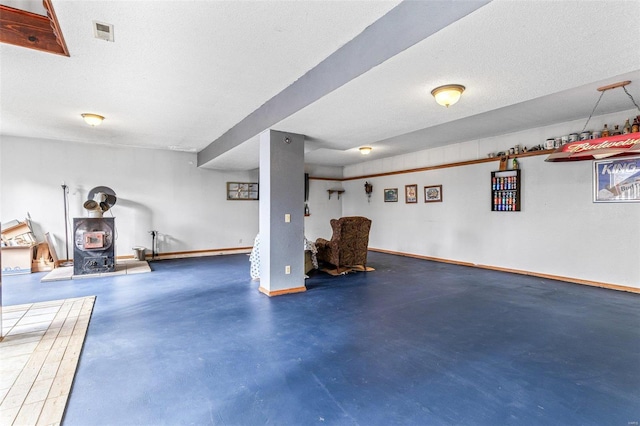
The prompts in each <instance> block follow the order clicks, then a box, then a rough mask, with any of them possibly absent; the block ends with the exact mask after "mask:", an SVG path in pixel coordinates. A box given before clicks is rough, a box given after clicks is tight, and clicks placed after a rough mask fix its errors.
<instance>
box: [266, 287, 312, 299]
mask: <svg viewBox="0 0 640 426" xmlns="http://www.w3.org/2000/svg"><path fill="white" fill-rule="evenodd" d="M258 291H259V292H260V293H262V294H266V295H267V296H269V297H273V296H282V295H283V294H293V293H302V292H304V291H307V288H306V287H304V286H303V287H295V288H285V289H284V290H275V291H269V290H267V289H266V288H264V287H262V286H261V287H258Z"/></svg>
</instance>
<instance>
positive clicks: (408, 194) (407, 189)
mask: <svg viewBox="0 0 640 426" xmlns="http://www.w3.org/2000/svg"><path fill="white" fill-rule="evenodd" d="M404 202H405V203H407V204H410V203H417V202H418V185H416V184H414V185H405V186H404Z"/></svg>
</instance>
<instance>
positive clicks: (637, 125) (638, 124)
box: [631, 117, 640, 133]
mask: <svg viewBox="0 0 640 426" xmlns="http://www.w3.org/2000/svg"><path fill="white" fill-rule="evenodd" d="M638 132H640V120H638V117H636V118H634V119H633V125H631V133H638Z"/></svg>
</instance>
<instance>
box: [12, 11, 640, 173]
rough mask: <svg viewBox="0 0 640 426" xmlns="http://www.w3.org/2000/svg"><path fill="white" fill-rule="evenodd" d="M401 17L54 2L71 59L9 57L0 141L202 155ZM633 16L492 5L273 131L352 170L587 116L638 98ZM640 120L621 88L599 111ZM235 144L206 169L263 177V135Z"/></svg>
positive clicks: (638, 32)
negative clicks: (106, 28) (448, 99)
mask: <svg viewBox="0 0 640 426" xmlns="http://www.w3.org/2000/svg"><path fill="white" fill-rule="evenodd" d="M397 4H398V2H397V1H396V2H371V1H369V2H359V1H332V2H312V1H295V2H277V1H262V2H236V1H228V2H224V1H223V2H219V1H216V2H213V1H210V2H209V1H163V2H144V1H118V2H106V1H85V2H70V1H55V0H54V2H53V5H54V7H55V10H56V14H57V16H58V19H59V21H60V25H61V27H62V30H63V33H64V37H65V40H66V42H67V45H68V47H69V51H70V54H71V57H70V58H65V57H58V56H57V55H50V54H46V53H42V52H38V51H35V50H29V49H24V48H18V47H15V46H11V45H0V136H2V135H15V136H24V137H37V138H45V139H61V140H70V141H78V142H85V143H99V144H108V145H128V146H140V147H148V148H159V149H178V150H187V151H194V152H195V151H200V150H202V149H204V148H205V147H207V146H208V145H210V144H211V143H212V142H214V141H216V140H217V139H218V138H219V137H220V136H221V135H223V134H224V133H225V132H227V131H228V130H229V129H231V128H232V127H233V126H234V125H236V124H237V123H239V122H241V121H242V120H243V119H244V118H245V117H247V116H248V115H250V114H251V113H252V112H254V111H256V110H259V108H260V107H261V106H262V105H263V104H264V103H265V102H267V101H268V100H269V99H271V98H273V97H274V96H276V95H278V93H280V92H281V91H283V90H284V89H285V88H287V87H288V86H290V85H291V84H292V83H294V82H295V81H296V80H298V79H299V78H300V77H301V76H303V75H304V74H305V73H306V72H308V71H309V70H311V69H312V68H314V67H315V66H316V65H318V64H319V63H320V62H321V61H323V60H324V59H325V58H327V57H329V56H330V55H332V54H333V53H334V52H335V51H336V50H338V49H339V48H340V47H342V46H343V45H345V44H346V43H348V42H349V41H350V40H352V39H354V38H355V37H357V36H358V35H359V34H360V33H361V32H362V31H363V30H365V28H367V27H368V26H369V25H371V24H373V23H374V22H375V21H377V20H378V19H380V18H381V17H382V16H383V15H385V14H386V13H387V12H389V11H390V10H391V9H393V8H394V7H395V6H396V5H397ZM638 16H640V2H638V1H614V0H603V1H589V2H584V1H554V2H547V1H544V2H543V1H517V2H516V1H500V0H494V1H493V2H491V3H489V4H487V5H486V6H482V7H480V8H479V9H478V10H476V11H475V12H472V13H470V14H469V15H467V16H466V17H464V18H462V19H459V20H457V21H455V22H452V23H451V24H450V25H448V26H447V27H446V28H444V29H442V30H440V31H438V32H437V33H435V34H433V35H431V36H430V37H428V38H426V39H424V40H422V41H421V42H419V43H417V44H415V45H413V46H412V47H410V48H408V49H406V50H404V51H403V52H400V53H399V54H397V55H396V56H394V57H392V58H391V59H389V60H387V61H386V62H384V63H382V64H380V65H378V66H376V67H374V68H373V69H371V70H370V71H368V72H366V73H364V74H362V75H360V76H359V77H356V78H354V79H353V80H351V81H349V82H348V83H346V84H344V85H343V86H342V87H340V88H339V89H337V90H334V91H332V92H330V93H328V94H326V95H325V96H324V97H322V98H321V99H319V100H317V101H315V102H314V103H312V104H310V105H308V106H306V107H305V108H302V109H300V110H299V111H297V112H294V113H293V114H291V115H290V116H288V117H286V118H284V119H282V120H281V121H279V122H277V123H275V124H274V125H273V126H272V127H273V128H275V129H277V130H282V131H290V132H295V133H301V134H304V135H306V136H307V142H306V144H305V152H306V154H305V161H306V162H307V163H312V164H321V165H327V166H342V165H347V164H353V163H356V162H360V161H365V160H371V159H376V158H382V157H386V156H390V155H396V154H400V153H406V152H412V151H417V150H421V149H425V148H428V147H431V146H442V145H445V144H448V143H455V142H460V141H465V140H469V139H475V138H478V137H487V136H492V135H496V134H505V133H510V132H513V131H517V130H522V129H523V128H528V127H536V126H543V125H546V124H552V123H556V122H560V121H568V120H573V119H579V118H586V117H587V116H588V115H589V113H590V112H591V109H592V108H593V105H594V104H595V101H596V100H597V97H598V96H599V92H597V91H596V90H595V89H596V88H597V87H599V86H601V85H604V84H608V83H612V82H617V81H620V80H626V79H628V80H632V81H633V83H632V84H631V85H629V86H627V87H628V89H629V91H630V92H631V93H632V94H633V96H634V97H635V98H636V100H640V49H638V48H637V42H638V40H640V24H638V20H637V17H638ZM94 20H97V21H101V22H107V23H111V24H114V26H115V30H114V33H115V43H109V42H105V41H101V40H97V39H94V38H93V33H92V21H94ZM611 22H615V25H603V23H611ZM401 30H402V29H398V31H401ZM446 83H459V84H463V85H465V86H466V87H467V90H466V91H465V93H464V95H463V97H462V100H461V101H460V102H459V103H458V104H456V105H454V106H452V107H451V108H449V109H445V108H443V107H440V106H439V105H437V104H436V103H435V102H434V100H433V98H432V97H431V95H430V93H429V92H430V90H431V89H432V88H434V87H436V86H438V85H441V84H446ZM631 107H632V105H631V103H630V102H629V99H628V98H627V97H626V96H625V95H624V92H622V91H621V89H616V90H615V91H612V92H610V93H609V92H608V93H607V94H606V95H605V96H604V98H603V101H602V103H601V104H600V105H599V107H598V112H597V113H598V114H602V113H608V112H615V111H622V110H628V109H630V108H631ZM83 112H94V113H98V114H102V115H104V116H106V117H107V118H106V120H105V122H104V123H103V124H102V125H101V126H100V127H97V128H90V127H88V126H86V125H84V124H83V122H82V120H81V118H80V114H81V113H83ZM238 144H239V145H238V146H237V147H236V148H234V149H231V150H229V151H227V152H225V153H223V154H222V155H220V156H218V157H217V158H215V159H213V160H212V161H210V162H208V163H207V164H206V167H211V168H219V169H252V168H255V167H257V165H258V152H257V151H258V150H257V138H255V137H249V138H247V141H246V142H245V141H238ZM362 145H371V146H373V147H374V151H373V152H372V154H371V155H369V156H367V157H364V156H361V155H360V154H359V153H358V152H357V148H358V147H359V146H362Z"/></svg>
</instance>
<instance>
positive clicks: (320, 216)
mask: <svg viewBox="0 0 640 426" xmlns="http://www.w3.org/2000/svg"><path fill="white" fill-rule="evenodd" d="M312 176H313V175H312ZM342 187H343V184H342V182H340V181H339V180H316V179H311V180H310V181H309V202H308V205H309V210H310V213H311V215H310V216H307V217H305V218H304V235H305V237H307V239H308V240H309V241H315V240H316V239H318V238H325V239H327V240H330V239H331V235H332V233H333V231H332V229H331V224H330V223H329V221H330V220H331V219H338V218H340V217H341V216H342V200H343V199H344V197H345V196H348V195H350V194H347V193H344V194H342V196H341V197H340V200H338V194H333V195H332V196H331V199H329V194H328V193H327V190H328V189H338V188H342Z"/></svg>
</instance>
